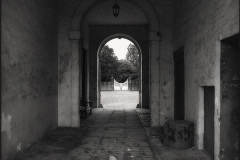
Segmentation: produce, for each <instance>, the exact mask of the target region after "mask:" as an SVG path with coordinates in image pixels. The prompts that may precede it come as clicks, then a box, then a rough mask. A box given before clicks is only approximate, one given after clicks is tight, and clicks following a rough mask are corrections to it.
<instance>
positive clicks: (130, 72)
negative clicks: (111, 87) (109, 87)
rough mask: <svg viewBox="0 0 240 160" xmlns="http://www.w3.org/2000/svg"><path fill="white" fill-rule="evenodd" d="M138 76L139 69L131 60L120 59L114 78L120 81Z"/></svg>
mask: <svg viewBox="0 0 240 160" xmlns="http://www.w3.org/2000/svg"><path fill="white" fill-rule="evenodd" d="M130 76H131V77H134V78H137V77H138V69H137V67H136V66H134V65H133V64H132V63H131V62H130V61H129V60H126V59H125V60H119V61H118V68H117V71H116V72H115V74H114V78H115V79H116V81H118V82H119V83H123V82H125V81H126V80H127V79H128V78H129V77H130Z"/></svg>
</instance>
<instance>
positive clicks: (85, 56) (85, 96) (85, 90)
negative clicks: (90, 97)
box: [81, 48, 87, 104]
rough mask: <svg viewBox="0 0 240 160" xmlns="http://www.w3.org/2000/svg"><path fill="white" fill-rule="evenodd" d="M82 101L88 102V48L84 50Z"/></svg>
mask: <svg viewBox="0 0 240 160" xmlns="http://www.w3.org/2000/svg"><path fill="white" fill-rule="evenodd" d="M82 52H83V53H82V62H81V64H82V103H84V104H85V103H86V102H87V50H86V49H84V48H83V50H82Z"/></svg>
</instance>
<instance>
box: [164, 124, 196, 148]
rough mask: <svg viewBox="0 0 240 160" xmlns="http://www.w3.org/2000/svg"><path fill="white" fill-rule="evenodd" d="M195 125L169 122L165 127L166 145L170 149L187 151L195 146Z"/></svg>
mask: <svg viewBox="0 0 240 160" xmlns="http://www.w3.org/2000/svg"><path fill="white" fill-rule="evenodd" d="M193 138H194V123H193V122H191V121H185V120H169V121H167V122H166V123H165V125H164V143H165V145H167V146H168V147H172V148H179V149H186V148H190V147H192V146H193V140H194V139H193Z"/></svg>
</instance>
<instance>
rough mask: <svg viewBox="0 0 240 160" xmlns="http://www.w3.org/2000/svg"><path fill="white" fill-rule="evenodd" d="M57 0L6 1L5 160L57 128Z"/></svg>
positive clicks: (3, 83)
mask: <svg viewBox="0 0 240 160" xmlns="http://www.w3.org/2000/svg"><path fill="white" fill-rule="evenodd" d="M56 2H57V1H56V0H33V1H26V0H2V4H1V10H2V20H1V22H2V30H1V31H2V37H1V38H2V42H1V46H2V50H1V63H2V66H1V68H2V79H1V86H2V88H1V93H2V97H1V98H2V101H1V107H2V113H1V116H2V128H1V140H2V144H1V145H2V154H1V155H2V156H1V159H2V160H6V159H7V158H9V157H12V156H14V154H15V153H16V152H19V151H21V150H22V149H24V148H26V147H28V146H30V145H31V144H32V143H33V142H35V141H37V140H38V139H39V138H40V137H42V136H43V135H44V134H46V133H47V132H49V131H51V130H52V129H55V128H56V127H57V63H58V62H57V8H56Z"/></svg>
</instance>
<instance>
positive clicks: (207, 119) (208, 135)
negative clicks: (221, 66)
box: [204, 87, 215, 159]
mask: <svg viewBox="0 0 240 160" xmlns="http://www.w3.org/2000/svg"><path fill="white" fill-rule="evenodd" d="M214 99H215V89H214V87H204V148H205V149H206V151H207V152H208V153H209V154H210V156H211V158H212V159H214V110H215V104H214Z"/></svg>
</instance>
